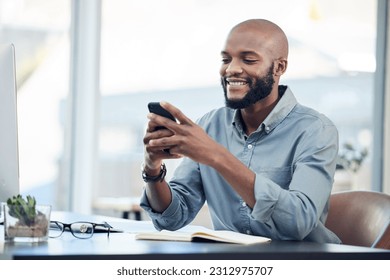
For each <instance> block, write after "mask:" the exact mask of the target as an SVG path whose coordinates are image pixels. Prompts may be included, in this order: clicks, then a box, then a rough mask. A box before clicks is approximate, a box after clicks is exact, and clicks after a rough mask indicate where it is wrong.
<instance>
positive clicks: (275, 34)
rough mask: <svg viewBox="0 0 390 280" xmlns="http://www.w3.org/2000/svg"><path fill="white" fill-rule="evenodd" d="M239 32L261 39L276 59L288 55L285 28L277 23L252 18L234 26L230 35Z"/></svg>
mask: <svg viewBox="0 0 390 280" xmlns="http://www.w3.org/2000/svg"><path fill="white" fill-rule="evenodd" d="M237 33H242V34H243V35H245V34H247V33H248V34H250V36H252V39H253V40H259V41H261V45H262V46H263V47H264V48H266V49H267V50H268V51H269V53H270V54H271V55H272V56H274V57H273V58H274V59H280V58H284V59H287V57H288V40H287V37H286V34H285V33H284V32H283V30H282V29H281V28H280V27H279V26H278V25H276V24H275V23H273V22H271V21H269V20H265V19H250V20H246V21H243V22H241V23H239V24H237V25H236V26H234V27H233V28H232V30H231V31H230V33H229V37H230V36H232V35H236V34H237Z"/></svg>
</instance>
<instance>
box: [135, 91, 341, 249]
mask: <svg viewBox="0 0 390 280" xmlns="http://www.w3.org/2000/svg"><path fill="white" fill-rule="evenodd" d="M198 124H199V125H200V126H201V127H202V128H203V129H204V130H205V131H206V132H207V133H208V135H210V137H212V138H213V139H214V140H215V141H217V142H218V143H220V144H221V145H223V146H225V147H226V148H227V149H228V150H229V151H230V152H231V153H232V154H233V155H234V156H235V157H237V158H238V159H239V160H240V161H241V162H242V163H244V164H245V165H246V166H247V167H248V168H250V169H251V170H252V171H253V172H254V173H255V174H256V177H255V185H254V195H255V200H256V202H255V205H254V207H253V209H252V208H250V207H249V206H247V205H246V203H245V202H244V201H243V199H242V198H241V197H240V196H239V195H238V194H237V192H236V191H235V190H234V189H233V188H232V187H231V186H230V185H229V184H228V183H227V182H226V181H225V179H224V178H223V177H222V176H221V175H220V174H219V173H218V172H217V171H216V170H214V169H213V168H212V167H209V166H207V165H203V164H199V163H197V162H194V161H192V160H191V159H189V158H184V159H183V160H182V162H181V163H180V165H179V166H178V167H177V168H176V170H175V172H174V174H173V177H172V179H171V180H170V182H169V186H170V188H171V192H172V201H171V204H170V205H169V207H168V208H167V209H166V210H165V211H164V212H163V213H156V212H154V211H153V210H152V209H151V208H150V206H149V203H148V199H147V197H146V194H145V192H144V194H143V196H142V198H141V206H142V207H143V208H144V209H145V210H146V211H147V212H148V214H149V216H150V217H151V219H152V221H153V224H154V225H155V227H156V228H157V229H159V230H161V229H170V230H177V229H179V228H181V227H183V226H185V225H187V224H189V223H190V222H191V221H192V220H193V219H194V218H195V216H196V214H197V213H198V211H199V210H200V209H201V207H202V206H203V204H204V203H205V202H206V201H207V205H208V208H209V211H210V216H211V220H212V223H213V226H214V229H216V230H232V231H237V232H241V233H246V234H252V235H260V236H266V237H269V238H272V239H274V240H307V241H314V242H320V243H340V239H339V238H338V237H337V236H336V235H335V234H334V233H333V232H331V231H330V230H328V229H327V228H325V226H324V223H325V220H326V217H327V213H328V203H329V196H330V193H331V189H332V184H333V177H334V173H335V169H336V158H337V154H338V131H337V129H336V127H335V126H334V124H333V123H332V122H331V121H330V120H329V119H328V118H326V117H325V116H324V115H322V114H320V113H318V112H316V111H315V110H313V109H310V108H307V107H305V106H302V105H300V104H299V103H297V100H296V99H295V97H294V95H293V93H292V91H291V90H290V89H289V88H288V87H287V88H286V90H285V92H284V94H283V95H282V96H281V98H280V100H279V102H278V104H277V105H276V106H275V108H274V109H273V110H272V112H271V113H270V114H269V115H268V117H267V118H266V119H265V120H264V122H263V123H262V124H261V125H260V126H259V127H258V129H257V130H256V131H255V132H254V133H252V134H251V135H249V136H248V135H246V134H245V132H244V130H243V126H242V122H241V117H240V111H239V110H233V109H230V108H226V107H223V108H219V109H216V110H213V111H211V112H209V113H207V114H206V115H204V116H203V117H202V118H200V119H199V120H198Z"/></svg>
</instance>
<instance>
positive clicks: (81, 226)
mask: <svg viewBox="0 0 390 280" xmlns="http://www.w3.org/2000/svg"><path fill="white" fill-rule="evenodd" d="M70 227H71V230H72V233H73V235H74V236H75V237H77V238H82V239H85V238H91V237H92V235H93V225H92V224H90V223H73V224H71V226H70Z"/></svg>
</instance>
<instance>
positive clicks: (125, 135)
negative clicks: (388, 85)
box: [95, 0, 376, 196]
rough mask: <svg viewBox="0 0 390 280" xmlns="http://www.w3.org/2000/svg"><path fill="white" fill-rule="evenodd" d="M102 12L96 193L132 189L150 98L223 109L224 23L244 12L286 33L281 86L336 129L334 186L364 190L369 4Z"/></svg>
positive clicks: (125, 5)
mask: <svg viewBox="0 0 390 280" xmlns="http://www.w3.org/2000/svg"><path fill="white" fill-rule="evenodd" d="M351 7H354V8H353V9H351ZM102 11H103V14H102V54H101V94H102V99H101V105H102V111H101V122H100V138H99V141H100V143H99V147H100V153H99V157H100V165H101V171H104V172H100V175H99V176H100V177H99V178H100V181H101V182H102V184H101V185H100V186H96V188H97V189H96V191H95V194H96V196H124V195H125V196H126V195H127V196H131V195H138V194H139V193H140V192H141V189H142V181H141V179H140V175H139V173H140V171H139V170H140V167H139V166H140V165H141V162H142V152H143V151H142V149H143V146H142V136H143V134H144V128H145V123H146V114H147V111H146V104H147V103H148V102H149V101H152V100H153V101H160V100H167V101H169V102H171V103H173V104H174V105H177V106H178V107H179V108H180V109H181V110H182V111H183V112H184V113H185V114H187V115H188V116H190V117H191V118H193V119H196V118H197V117H199V116H201V115H202V114H204V113H205V112H207V111H208V110H210V109H212V108H215V107H218V106H223V94H222V90H221V88H220V85H219V72H218V71H219V66H220V55H219V53H220V50H221V47H222V44H223V43H224V40H225V38H226V35H227V32H228V31H229V29H230V28H231V27H232V26H233V25H235V24H237V23H238V22H240V21H242V20H246V19H249V18H266V19H270V20H272V21H274V22H276V23H277V24H279V25H280V26H281V27H282V28H283V29H284V30H285V32H286V34H287V36H288V38H289V42H290V55H289V66H288V70H287V73H286V74H285V76H284V77H283V80H282V83H284V84H287V85H289V86H290V87H291V88H292V90H293V92H294V93H295V94H296V96H297V98H298V100H299V102H300V103H302V104H304V105H307V106H311V107H314V108H315V109H317V110H319V111H320V112H322V113H324V114H326V115H327V116H328V117H330V118H331V119H332V120H333V121H334V122H335V124H336V125H337V126H338V128H339V131H340V162H339V166H338V171H337V174H336V182H335V187H334V191H339V190H344V189H370V183H371V172H370V168H371V161H370V157H371V150H372V147H371V139H372V131H371V122H372V106H373V89H374V85H373V77H374V71H375V42H376V41H375V40H376V1H374V0H370V1H365V0H360V1H352V0H349V1H341V2H340V1H336V0H332V1H328V0H317V1H316V0H299V1H288V0H278V1H259V0H243V1H225V0H215V1H180V0H165V1H157V0H156V1H153V0H146V1H126V0H115V1H103V9H102ZM170 164H172V163H170ZM170 170H172V168H170Z"/></svg>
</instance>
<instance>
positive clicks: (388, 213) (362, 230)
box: [325, 191, 390, 249]
mask: <svg viewBox="0 0 390 280" xmlns="http://www.w3.org/2000/svg"><path fill="white" fill-rule="evenodd" d="M325 226H326V227H327V228H329V229H330V230H332V231H333V232H334V233H335V234H336V235H337V236H338V237H339V238H340V239H341V241H342V242H343V243H344V244H347V245H355V246H365V247H375V248H384V249H390V195H387V194H384V193H379V192H372V191H344V192H338V193H333V194H332V195H331V197H330V206H329V214H328V218H327V220H326V223H325Z"/></svg>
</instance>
